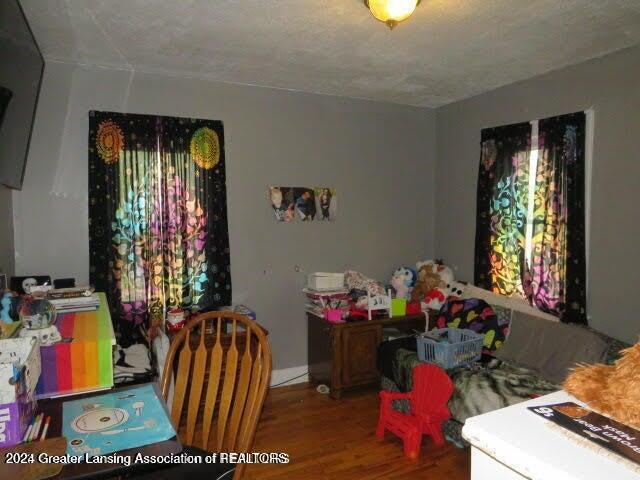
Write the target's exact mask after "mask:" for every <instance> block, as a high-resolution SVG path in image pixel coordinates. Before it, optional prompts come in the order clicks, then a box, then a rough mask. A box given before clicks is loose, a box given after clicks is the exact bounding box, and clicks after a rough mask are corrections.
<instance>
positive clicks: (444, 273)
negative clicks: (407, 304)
mask: <svg viewBox="0 0 640 480" xmlns="http://www.w3.org/2000/svg"><path fill="white" fill-rule="evenodd" d="M416 268H417V269H418V279H417V280H416V283H415V285H414V286H413V291H412V292H411V301H413V302H420V301H422V300H424V297H425V295H426V294H427V292H429V291H431V290H433V289H434V288H442V289H444V288H446V286H447V284H450V283H453V271H452V270H451V269H450V268H449V267H447V266H445V265H442V264H441V263H438V261H436V260H429V261H426V262H418V263H416Z"/></svg>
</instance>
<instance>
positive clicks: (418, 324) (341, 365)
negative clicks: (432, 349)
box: [307, 313, 431, 399]
mask: <svg viewBox="0 0 640 480" xmlns="http://www.w3.org/2000/svg"><path fill="white" fill-rule="evenodd" d="M430 323H431V322H430ZM307 324H308V335H307V347H308V350H307V351H308V363H309V377H310V380H311V381H312V382H313V383H324V384H326V385H327V386H329V388H330V389H331V391H330V393H329V396H330V397H331V398H335V399H338V398H340V397H341V396H342V392H343V391H344V390H346V389H349V388H353V387H358V386H365V385H378V383H379V380H380V373H379V372H378V369H377V367H376V356H377V349H378V345H379V344H380V343H381V342H382V330H383V328H385V327H393V328H398V329H400V330H405V331H408V332H410V331H412V330H419V331H424V327H425V315H424V314H423V313H420V314H416V315H405V316H401V317H393V318H389V317H383V318H377V319H374V320H362V321H356V322H349V323H336V324H333V323H329V322H327V321H326V320H325V319H324V318H322V317H319V316H317V315H313V314H311V313H307Z"/></svg>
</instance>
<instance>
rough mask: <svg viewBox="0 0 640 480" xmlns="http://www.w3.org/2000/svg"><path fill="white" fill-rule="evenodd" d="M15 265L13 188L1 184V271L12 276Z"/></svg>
mask: <svg viewBox="0 0 640 480" xmlns="http://www.w3.org/2000/svg"><path fill="white" fill-rule="evenodd" d="M14 267H15V256H14V250H13V208H12V198H11V190H9V189H8V188H7V187H5V186H2V185H0V273H6V274H7V276H11V275H13V272H14ZM7 280H8V278H7Z"/></svg>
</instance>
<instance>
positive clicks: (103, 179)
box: [89, 111, 231, 329]
mask: <svg viewBox="0 0 640 480" xmlns="http://www.w3.org/2000/svg"><path fill="white" fill-rule="evenodd" d="M225 175H226V171H225V155H224V131H223V127H222V122H220V121H215V120H201V119H194V118H178V117H163V116H155V115H137V114H126V113H114V112H98V111H92V112H90V113H89V250H90V281H91V283H92V284H93V285H95V287H96V289H97V290H98V291H105V292H107V294H108V296H109V304H110V306H111V308H112V315H113V316H114V317H113V318H114V320H117V325H118V327H119V328H120V329H126V328H127V327H131V326H133V325H136V324H142V323H146V322H147V320H148V319H149V317H151V318H153V319H154V320H155V319H159V320H160V321H161V320H162V319H163V318H164V313H165V312H166V310H167V309H170V308H175V307H180V308H183V309H186V310H190V311H199V310H208V309H213V308H215V307H217V306H220V305H228V304H230V302H231V278H230V259H229V236H228V229H227V203H226V202H227V200H226V182H225Z"/></svg>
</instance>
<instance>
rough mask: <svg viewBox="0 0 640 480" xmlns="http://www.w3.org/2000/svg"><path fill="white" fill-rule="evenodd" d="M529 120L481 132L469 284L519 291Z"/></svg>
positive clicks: (520, 285)
mask: <svg viewBox="0 0 640 480" xmlns="http://www.w3.org/2000/svg"><path fill="white" fill-rule="evenodd" d="M530 150H531V124H529V123H518V124H515V125H507V126H502V127H495V128H487V129H484V130H482V137H481V155H480V171H479V174H478V192H477V220H476V247H475V284H476V285H477V286H479V287H482V288H484V289H486V290H491V291H493V292H495V293H499V294H502V295H509V296H510V295H513V294H520V295H523V287H522V273H523V265H524V253H525V251H524V249H525V233H526V224H527V198H528V197H527V185H528V182H529V155H530Z"/></svg>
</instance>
